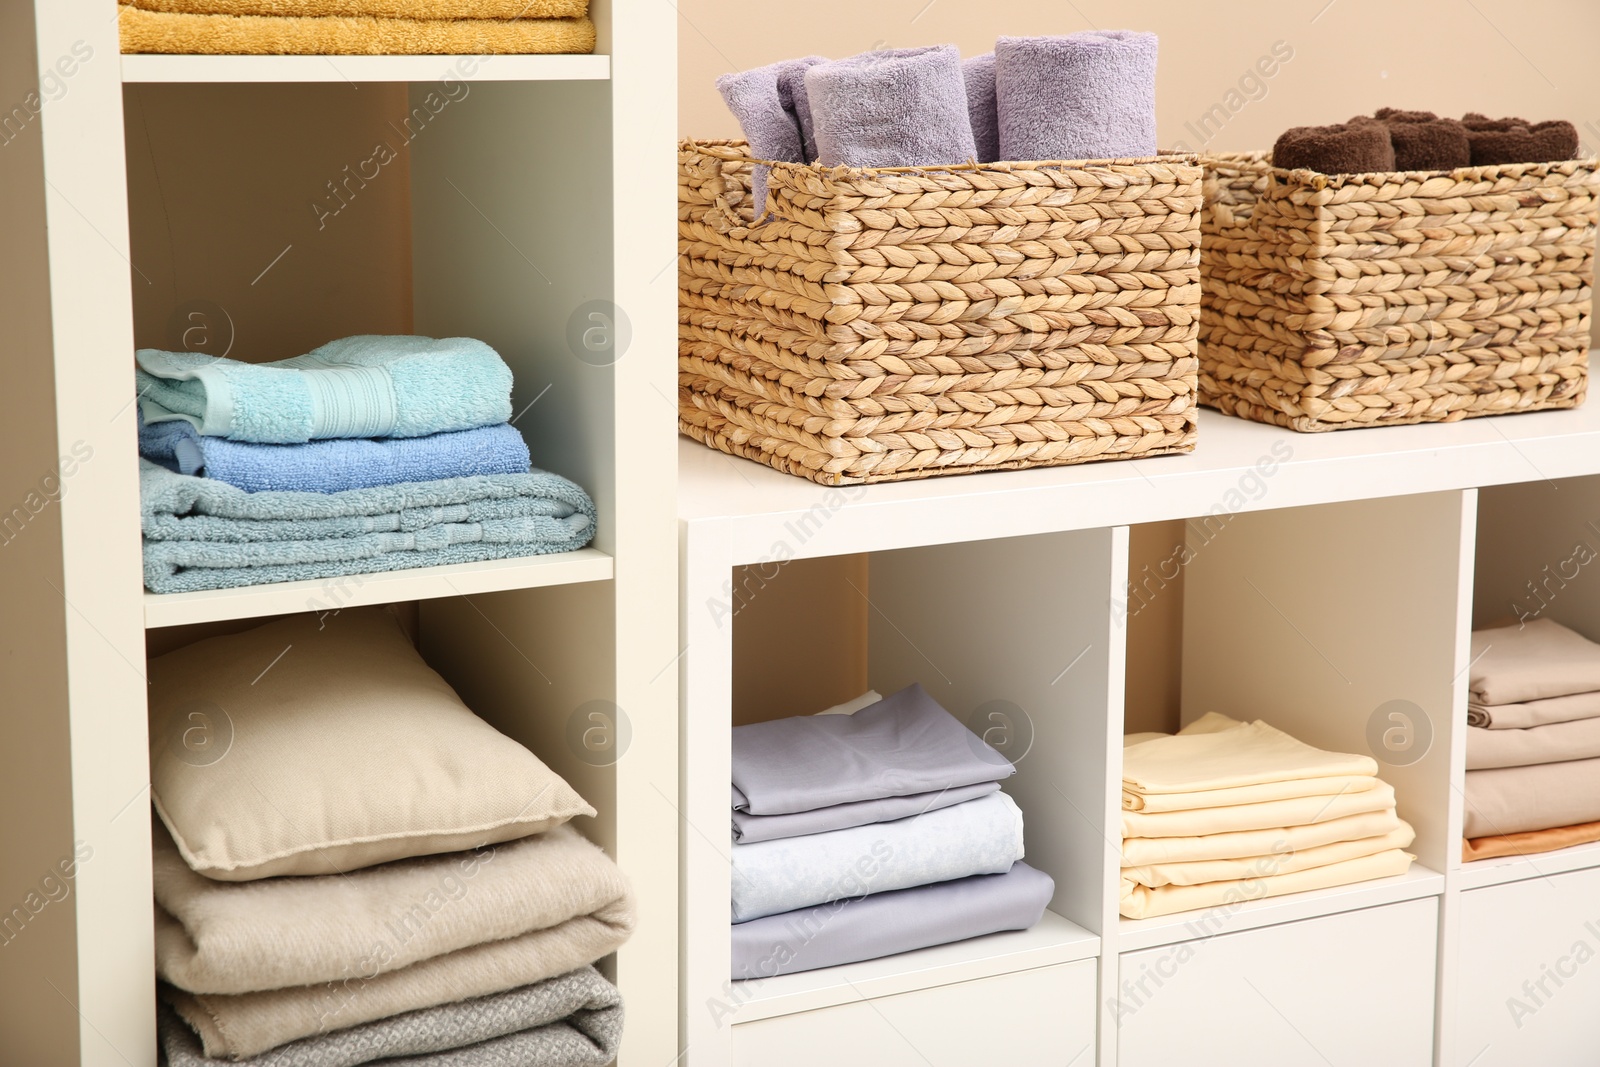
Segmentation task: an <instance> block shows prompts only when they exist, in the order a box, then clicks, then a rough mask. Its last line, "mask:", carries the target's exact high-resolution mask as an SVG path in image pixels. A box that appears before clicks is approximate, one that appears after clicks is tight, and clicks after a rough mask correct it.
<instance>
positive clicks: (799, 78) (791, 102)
mask: <svg viewBox="0 0 1600 1067" xmlns="http://www.w3.org/2000/svg"><path fill="white" fill-rule="evenodd" d="M827 61H828V57H827V56H806V57H805V58H804V59H791V60H788V61H787V62H784V63H779V64H778V65H777V66H778V102H779V103H780V104H782V105H783V109H784V110H785V111H787V112H788V113H789V114H791V115H793V116H794V121H795V124H796V125H797V126H799V127H800V161H801V162H802V163H815V162H816V160H817V134H816V130H815V127H814V126H813V124H812V122H811V99H810V97H809V96H807V95H806V71H808V70H810V69H811V68H812V67H814V66H816V65H817V64H818V63H826V62H827Z"/></svg>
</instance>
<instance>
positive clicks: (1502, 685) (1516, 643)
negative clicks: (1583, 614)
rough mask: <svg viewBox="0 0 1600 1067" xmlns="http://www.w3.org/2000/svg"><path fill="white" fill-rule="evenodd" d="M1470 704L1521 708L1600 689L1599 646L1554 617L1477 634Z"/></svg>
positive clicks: (1473, 640) (1471, 676)
mask: <svg viewBox="0 0 1600 1067" xmlns="http://www.w3.org/2000/svg"><path fill="white" fill-rule="evenodd" d="M1470 672H1471V673H1470V674H1469V678H1470V679H1471V681H1470V688H1471V692H1472V703H1474V704H1479V705H1495V704H1521V703H1524V702H1526V701H1529V700H1545V699H1547V698H1549V697H1562V696H1567V695H1568V694H1571V693H1592V692H1595V691H1596V690H1600V645H1597V644H1595V643H1594V642H1593V641H1590V640H1589V639H1588V638H1586V637H1584V636H1583V635H1582V634H1579V633H1575V632H1573V631H1572V630H1569V629H1567V628H1566V627H1565V626H1562V625H1561V624H1560V623H1559V622H1556V621H1555V620H1553V619H1534V620H1533V621H1532V622H1529V623H1518V624H1516V625H1513V626H1501V627H1497V628H1495V629H1492V630H1477V631H1474V632H1473V635H1472V666H1471V668H1470Z"/></svg>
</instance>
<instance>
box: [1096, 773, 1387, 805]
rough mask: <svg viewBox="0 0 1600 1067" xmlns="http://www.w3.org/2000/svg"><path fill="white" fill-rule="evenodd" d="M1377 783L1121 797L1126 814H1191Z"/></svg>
mask: <svg viewBox="0 0 1600 1067" xmlns="http://www.w3.org/2000/svg"><path fill="white" fill-rule="evenodd" d="M1377 784H1378V779H1376V778H1374V777H1373V776H1372V775H1370V774H1358V775H1348V774H1344V775H1331V776H1329V777H1327V778H1290V779H1288V780H1286V781H1282V782H1262V783H1261V784H1260V785H1241V786H1238V787H1237V788H1234V789H1203V790H1200V791H1199V792H1195V793H1149V794H1145V793H1128V792H1124V793H1123V794H1122V810H1124V811H1192V810H1194V809H1195V808H1225V807H1228V806H1229V805H1231V804H1260V803H1262V802H1264V801H1268V800H1292V799H1294V798H1295V797H1326V796H1332V795H1333V794H1334V793H1359V792H1361V791H1362V790H1364V789H1372V788H1374V787H1375V786H1376V785H1377Z"/></svg>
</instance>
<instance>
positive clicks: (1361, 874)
mask: <svg viewBox="0 0 1600 1067" xmlns="http://www.w3.org/2000/svg"><path fill="white" fill-rule="evenodd" d="M1414 859H1416V857H1415V856H1413V855H1411V854H1410V853H1408V852H1403V851H1401V850H1400V849H1398V848H1393V849H1389V850H1388V851H1386V852H1377V853H1374V854H1372V855H1370V856H1362V857H1361V858H1359V859H1352V860H1345V861H1343V862H1341V863H1329V864H1326V865H1324V866H1322V867H1312V868H1309V869H1307V870H1304V871H1296V872H1295V873H1293V874H1263V875H1262V876H1260V877H1255V878H1246V879H1241V880H1238V881H1231V882H1207V883H1205V884H1204V885H1169V886H1162V887H1161V888H1159V889H1152V888H1150V887H1149V886H1144V885H1134V884H1133V883H1131V882H1124V883H1123V886H1122V903H1121V910H1122V914H1123V916H1124V917H1126V918H1129V919H1148V918H1151V917H1153V916H1156V915H1170V914H1172V913H1173V912H1177V911H1190V910H1192V909H1195V908H1214V907H1217V906H1219V905H1227V904H1234V903H1238V902H1243V901H1251V900H1262V899H1265V898H1266V897H1277V896H1283V895H1285V894H1287V893H1304V892H1307V891H1309V890H1313V889H1328V888H1330V887H1332V886H1336V885H1349V884H1350V883H1352V882H1365V881H1368V880H1370V879H1373V878H1388V877H1390V876H1392V875H1397V874H1404V873H1406V871H1407V870H1408V869H1410V867H1411V861H1412V860H1414ZM1263 863H1265V864H1268V865H1267V866H1266V867H1264V868H1263V869H1264V870H1270V869H1271V868H1270V861H1266V860H1264V861H1263Z"/></svg>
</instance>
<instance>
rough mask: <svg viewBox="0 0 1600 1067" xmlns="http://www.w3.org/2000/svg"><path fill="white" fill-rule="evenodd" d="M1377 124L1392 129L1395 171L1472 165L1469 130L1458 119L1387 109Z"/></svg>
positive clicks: (1390, 138)
mask: <svg viewBox="0 0 1600 1067" xmlns="http://www.w3.org/2000/svg"><path fill="white" fill-rule="evenodd" d="M1378 121H1379V122H1381V123H1383V124H1384V125H1385V126H1387V127H1389V142H1390V143H1391V144H1392V145H1394V169H1395V170H1455V169H1456V168H1457V167H1466V166H1471V165H1472V143H1471V142H1470V141H1469V140H1468V136H1467V128H1466V126H1464V125H1462V124H1461V123H1460V122H1457V121H1456V120H1455V119H1441V118H1440V117H1439V116H1438V115H1435V114H1434V113H1433V112H1431V111H1401V110H1399V109H1398V108H1392V107H1385V108H1380V109H1379V110H1378Z"/></svg>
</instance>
